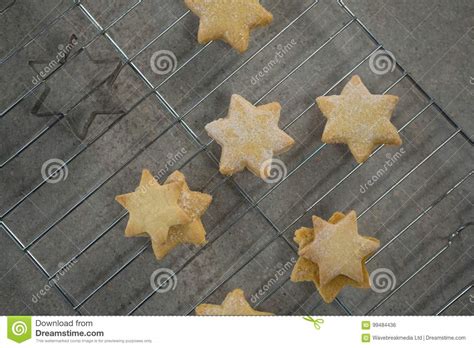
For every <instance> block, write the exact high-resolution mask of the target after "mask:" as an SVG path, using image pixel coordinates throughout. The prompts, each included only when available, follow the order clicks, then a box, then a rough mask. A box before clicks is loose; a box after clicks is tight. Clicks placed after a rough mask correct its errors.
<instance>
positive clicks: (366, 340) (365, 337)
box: [361, 334, 370, 343]
mask: <svg viewBox="0 0 474 348" xmlns="http://www.w3.org/2000/svg"><path fill="white" fill-rule="evenodd" d="M361 340H362V343H369V342H370V334H362V337H361Z"/></svg>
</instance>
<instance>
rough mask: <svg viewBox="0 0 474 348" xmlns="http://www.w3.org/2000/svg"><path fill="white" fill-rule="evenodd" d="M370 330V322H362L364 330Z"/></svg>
mask: <svg viewBox="0 0 474 348" xmlns="http://www.w3.org/2000/svg"><path fill="white" fill-rule="evenodd" d="M369 329H370V321H368V320H364V321H363V322H362V330H369Z"/></svg>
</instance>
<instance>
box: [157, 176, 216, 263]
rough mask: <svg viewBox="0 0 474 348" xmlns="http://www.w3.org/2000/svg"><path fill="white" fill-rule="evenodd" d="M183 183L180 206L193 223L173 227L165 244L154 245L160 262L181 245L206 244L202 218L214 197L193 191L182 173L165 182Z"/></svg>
mask: <svg viewBox="0 0 474 348" xmlns="http://www.w3.org/2000/svg"><path fill="white" fill-rule="evenodd" d="M170 183H182V185H183V187H182V190H181V195H180V197H179V199H178V205H179V206H180V207H181V208H182V209H183V210H184V211H185V213H186V214H188V215H189V217H190V218H191V222H190V223H188V224H183V225H176V226H172V227H171V228H170V230H169V234H168V238H167V239H166V241H165V242H164V243H154V244H153V251H154V253H155V256H156V258H157V259H158V260H160V259H162V258H163V257H165V256H166V255H167V254H168V252H170V251H171V250H172V249H174V248H175V247H177V246H178V245H179V244H185V243H190V244H194V245H202V244H205V243H206V242H207V241H206V230H205V229H204V225H203V224H202V222H201V216H202V215H203V214H204V213H205V212H206V210H207V208H208V207H209V205H210V204H211V202H212V196H211V195H208V194H205V193H201V192H197V191H191V190H190V189H189V186H188V184H187V183H186V178H185V177H184V175H183V173H181V172H180V171H175V172H173V173H172V174H171V175H170V176H169V177H168V178H167V179H166V181H165V184H170Z"/></svg>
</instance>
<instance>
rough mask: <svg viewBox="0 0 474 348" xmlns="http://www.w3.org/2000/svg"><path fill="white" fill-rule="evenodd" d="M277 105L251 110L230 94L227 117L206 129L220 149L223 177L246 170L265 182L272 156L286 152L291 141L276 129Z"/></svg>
mask: <svg viewBox="0 0 474 348" xmlns="http://www.w3.org/2000/svg"><path fill="white" fill-rule="evenodd" d="M280 109H281V107H280V104H278V103H270V104H266V105H261V106H257V107H256V106H253V105H252V104H251V103H249V102H248V101H247V100H245V99H244V98H242V97H241V96H239V95H237V94H234V95H232V98H231V101H230V107H229V112H228V115H227V117H225V118H221V119H218V120H216V121H213V122H211V123H209V124H207V125H206V127H205V129H206V131H207V133H208V134H209V136H210V137H211V138H213V139H214V140H215V141H216V142H217V143H218V144H219V145H221V146H222V153H221V159H220V166H219V170H220V172H221V173H222V174H224V175H233V174H234V173H237V172H240V171H242V170H244V168H247V169H249V170H250V171H251V172H252V173H254V174H255V175H257V176H259V177H261V178H262V179H266V178H267V177H268V176H269V175H270V171H271V169H272V165H271V161H272V157H273V155H275V154H280V153H283V152H285V151H288V150H289V149H290V148H291V147H292V146H293V144H294V140H293V139H292V138H291V137H290V136H289V135H288V134H286V133H285V132H283V131H282V130H281V129H280V128H279V127H278V121H279V119H280Z"/></svg>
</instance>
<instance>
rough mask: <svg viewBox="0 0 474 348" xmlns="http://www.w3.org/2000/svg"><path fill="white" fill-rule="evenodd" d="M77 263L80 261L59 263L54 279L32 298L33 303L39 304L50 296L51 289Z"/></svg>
mask: <svg viewBox="0 0 474 348" xmlns="http://www.w3.org/2000/svg"><path fill="white" fill-rule="evenodd" d="M77 261H78V260H77V259H73V260H72V261H70V262H68V263H67V264H65V263H62V262H60V263H58V272H57V273H56V275H55V276H54V278H52V279H51V280H50V281H49V282H48V283H46V285H44V286H43V287H42V288H41V289H40V290H39V291H37V292H36V293H34V294H33V295H32V296H31V302H33V303H38V302H39V301H40V300H41V298H43V297H45V296H46V295H47V294H48V292H49V291H50V290H51V288H52V287H53V286H54V285H55V284H56V283H58V282H59V280H60V279H61V278H62V277H64V276H65V275H66V274H67V273H68V272H69V271H70V270H71V268H72V267H74V265H75V264H76V263H77ZM52 284H53V285H52Z"/></svg>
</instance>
